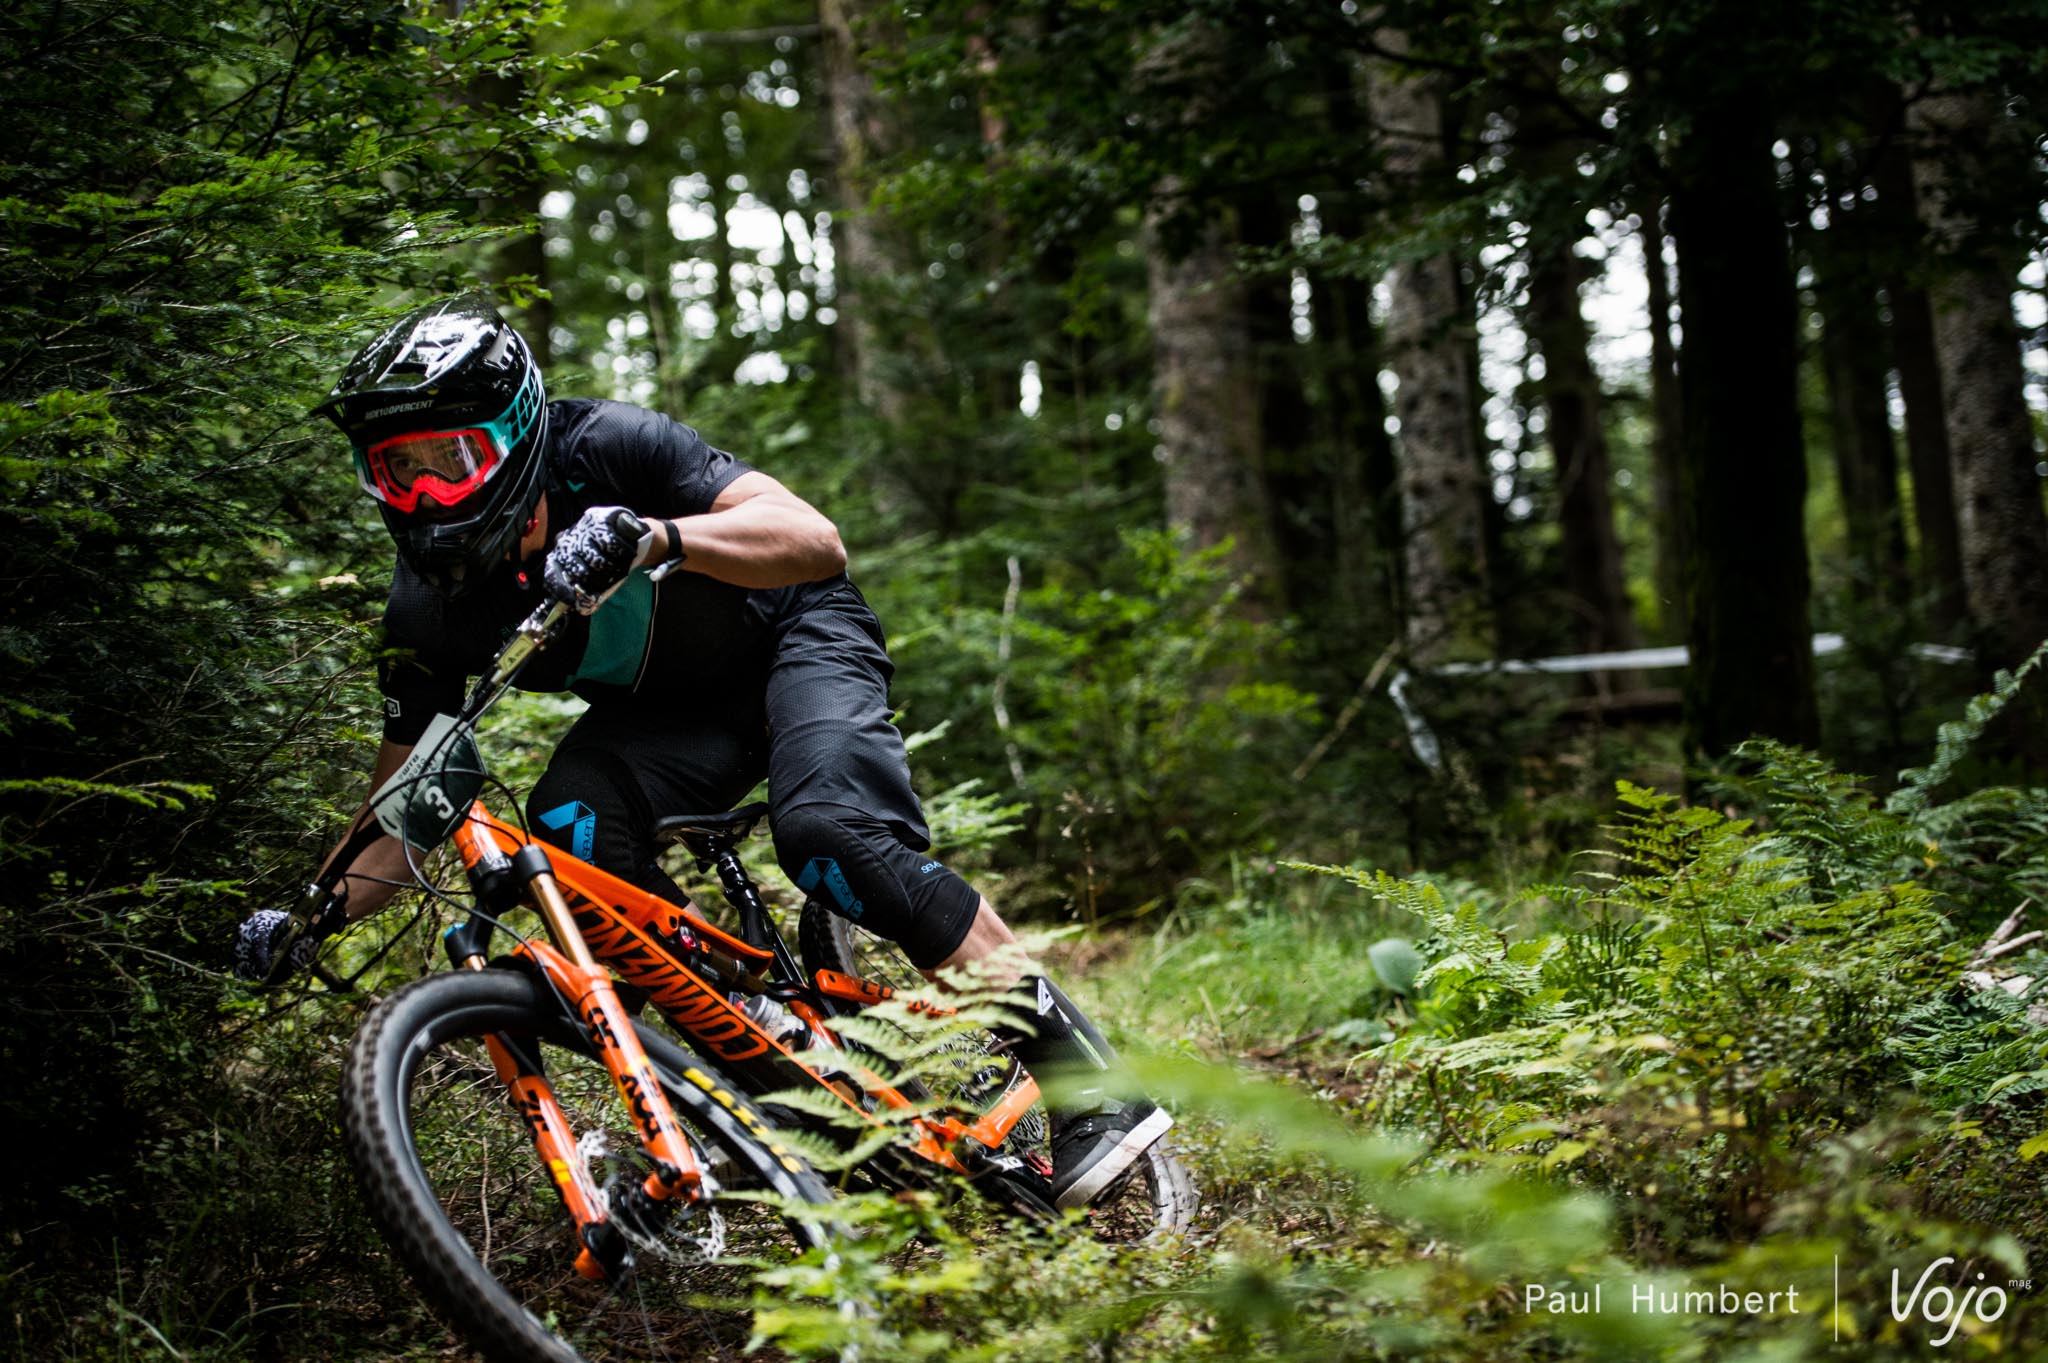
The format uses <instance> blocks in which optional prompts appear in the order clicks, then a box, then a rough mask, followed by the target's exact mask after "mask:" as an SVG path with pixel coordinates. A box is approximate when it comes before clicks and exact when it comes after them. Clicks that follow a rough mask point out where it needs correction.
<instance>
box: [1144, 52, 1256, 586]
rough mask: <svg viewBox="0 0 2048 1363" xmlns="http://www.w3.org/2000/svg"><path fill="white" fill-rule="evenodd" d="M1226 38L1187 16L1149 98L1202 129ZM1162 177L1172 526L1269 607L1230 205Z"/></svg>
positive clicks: (1162, 307) (1249, 363)
mask: <svg viewBox="0 0 2048 1363" xmlns="http://www.w3.org/2000/svg"><path fill="white" fill-rule="evenodd" d="M1225 60H1226V51H1225V48H1224V44H1223V40H1222V35H1221V34H1220V33H1219V32H1218V31H1217V30H1215V29H1214V28H1213V27H1211V26H1210V25H1209V24H1208V23H1206V22H1205V21H1202V20H1199V19H1191V20H1187V21H1184V22H1183V23H1182V24H1180V25H1179V26H1178V27H1176V28H1174V29H1172V30H1170V31H1169V32H1168V33H1167V34H1166V35H1165V36H1164V37H1162V38H1161V39H1160V40H1159V42H1158V43H1157V44H1156V45H1155V46H1154V48H1153V50H1152V52H1151V53H1150V54H1149V55H1148V56H1147V58H1146V60H1145V62H1144V63H1143V65H1142V67H1141V70H1140V72H1139V77H1138V79H1139V81H1140V82H1141V84H1142V85H1143V86H1144V88H1145V91H1146V94H1147V96H1148V97H1149V98H1150V99H1152V100H1153V101H1155V102H1158V103H1160V104H1161V105H1163V106H1164V107H1169V108H1175V109H1177V110H1178V114H1177V115H1176V117H1177V118H1178V119H1179V120H1180V122H1181V124H1182V126H1191V125H1193V124H1195V123H1198V122H1199V121H1200V120H1201V119H1202V117H1203V116H1204V114H1205V111H1206V110H1207V109H1208V108H1209V107H1210V106H1211V102H1212V100H1211V96H1210V95H1209V94H1208V92H1210V91H1213V90H1214V88H1215V86H1216V84H1217V80H1218V75H1219V73H1220V72H1221V71H1222V70H1223V69H1224V66H1225ZM1186 188H1187V182H1186V181H1185V179H1184V178H1183V177H1182V176H1180V175H1178V174H1173V173H1169V174H1167V175H1165V176H1162V177H1161V179H1160V180H1159V182H1158V184H1157V185H1156V186H1155V187H1154V190H1153V193H1152V196H1151V200H1150V202H1149V203H1148V205H1147V207H1146V210H1145V253H1146V265H1147V270H1146V276H1147V285H1148V287H1147V291H1146V317H1147V320H1148V321H1149V322H1150V324H1151V330H1152V352H1153V392H1154V404H1155V407H1156V409H1157V412H1158V421H1159V459H1160V462H1161V465H1162V469H1163V472H1164V476H1165V483H1166V518H1167V523H1168V524H1170V525H1172V526H1174V527H1175V528H1177V529H1182V530H1185V531H1186V532H1187V533H1188V535H1189V537H1190V539H1191V540H1192V542H1193V543H1194V544H1196V545H1197V546H1200V547H1205V548H1206V547H1210V546H1214V545H1218V544H1222V543H1225V542H1226V541H1227V542H1228V543H1229V544H1230V545H1231V546H1232V547H1231V550H1230V555H1231V561H1232V563H1233V566H1234V567H1235V568H1236V569H1237V570H1238V571H1239V572H1240V573H1242V574H1244V575H1245V576H1246V577H1247V578H1249V579H1250V580H1251V582H1252V584H1253V589H1254V595H1256V596H1262V597H1265V598H1266V599H1268V600H1272V599H1274V598H1275V597H1276V594H1277V592H1278V590H1279V581H1280V574H1279V569H1278V561H1277V556H1276V553H1275V549H1274V544H1273V530H1272V509H1271V501H1270V497H1269V495H1268V491H1267V487H1266V481H1265V472H1264V469H1263V467H1262V459H1263V442H1262V433H1261V431H1260V425H1259V385H1258V373H1257V369H1256V367H1255V366H1254V364H1253V356H1252V338H1251V328H1250V321H1249V317H1248V313H1247V304H1246V297H1245V288H1244V285H1243V283H1242V281H1241V280H1240V279H1239V277H1238V272H1237V268H1236V260H1235V258H1234V247H1235V245H1236V239H1237V224H1236V215H1235V213H1234V212H1233V211H1232V210H1231V208H1230V206H1229V205H1228V204H1221V203H1215V202H1202V203H1197V202H1194V201H1192V200H1191V199H1190V198H1189V197H1188V196H1187V195H1186V193H1185V191H1186Z"/></svg>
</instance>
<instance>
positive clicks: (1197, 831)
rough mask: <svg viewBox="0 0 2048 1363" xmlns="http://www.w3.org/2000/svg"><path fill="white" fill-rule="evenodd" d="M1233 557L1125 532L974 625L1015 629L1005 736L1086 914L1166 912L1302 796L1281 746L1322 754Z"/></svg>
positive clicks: (979, 635)
mask: <svg viewBox="0 0 2048 1363" xmlns="http://www.w3.org/2000/svg"><path fill="white" fill-rule="evenodd" d="M1223 554H1224V551H1223V550H1221V549H1218V550H1212V551H1208V552H1203V553H1193V554H1190V553H1185V552H1183V551H1182V550H1181V549H1179V548H1178V547H1177V546H1176V544H1175V542H1174V540H1173V539H1172V537H1170V536H1167V535H1165V534H1162V533H1158V532H1147V531H1128V532H1126V533H1125V534H1124V535H1123V537H1122V543H1121V546H1120V549H1119V552H1118V553H1117V554H1116V555H1115V556H1113V557H1112V558H1110V559H1108V560H1107V561H1106V562H1103V563H1100V564H1097V565H1092V567H1093V571H1083V570H1082V569H1081V566H1080V565H1075V566H1074V567H1072V568H1069V567H1067V566H1066V565H1056V566H1054V567H1053V568H1052V569H1051V570H1050V571H1049V572H1048V574H1047V578H1046V580H1045V581H1044V582H1043V583H1042V584H1041V585H1040V586H1038V587H1035V588H1033V589H1031V590H1029V591H1026V592H1024V593H1023V595H1022V598H1021V600H1020V602H1019V603H1018V606H1017V610H1016V614H1015V618H1014V621H1007V620H1004V619H1002V618H1000V617H996V618H990V616H989V615H984V616H983V617H982V618H981V620H980V621H978V622H977V624H978V628H976V629H975V632H974V636H973V637H974V640H975V642H976V643H977V645H979V646H980V647H982V648H989V647H990V645H991V644H997V643H998V642H999V640H1000V639H1001V637H1002V635H1003V633H1004V631H1005V630H1006V629H1007V630H1013V631H1014V636H1015V640H1014V645H1013V648H1014V652H1013V653H1012V654H1011V655H1010V657H1009V658H1008V659H1001V658H998V659H994V660H992V661H994V662H995V663H996V665H997V666H998V667H999V668H1001V669H1002V671H1001V672H1000V673H999V676H1001V677H1002V678H1003V679H1005V680H1006V681H1007V683H1008V695H1009V701H1008V709H1009V712H1010V715H1011V717H1012V727H1011V728H1010V729H1009V730H1008V731H1007V735H1006V736H1007V738H1008V739H1009V741H1010V742H1011V743H1013V744H1014V753H1015V761H1016V762H1017V764H1018V769H1019V770H1021V772H1022V773H1023V776H1024V781H1025V784H1024V786H1023V793H1025V794H1028V795H1030V796H1031V797H1033V798H1034V801H1035V803H1036V806H1037V809H1038V813H1039V818H1040V820H1041V827H1045V826H1046V825H1051V826H1054V827H1056V828H1057V830H1058V837H1057V840H1055V839H1054V838H1052V837H1043V845H1044V846H1046V847H1047V849H1048V851H1049V852H1050V853H1051V855H1052V856H1053V858H1054V864H1055V865H1056V866H1057V867H1058V868H1059V870H1060V871H1061V872H1062V873H1063V874H1064V875H1065V877H1067V883H1068V886H1069V887H1070V893H1071V895H1072V898H1073V900H1074V902H1075V903H1076V904H1077V905H1078V906H1079V908H1080V911H1081V914H1082V916H1083V917H1084V919H1087V920H1089V921H1093V919H1094V918H1095V917H1096V916H1097V915H1098V914H1100V913H1104V912H1131V911H1143V910H1145V909H1148V908H1151V907H1153V906H1155V905H1157V904H1158V903H1159V902H1161V901H1163V900H1164V899H1166V898H1167V897H1169V896H1170V895H1171V894H1172V893H1173V891H1174V889H1175V886H1176V883H1177V882H1178V881H1179V880H1180V879H1181V878H1183V877H1185V876H1187V875H1189V874H1191V873H1193V872H1195V871H1196V870H1197V869H1199V868H1201V867H1202V866H1203V865H1204V864H1205V863H1206V862H1207V861H1209V860H1210V859H1211V858H1213V857H1214V856H1215V855H1216V854H1217V853H1218V852H1220V851H1222V850H1223V849H1224V848H1225V847H1243V846H1247V845H1256V840H1257V839H1258V838H1259V837H1260V836H1261V835H1262V834H1264V833H1265V832H1266V831H1267V829H1268V827H1270V826H1271V825H1270V823H1269V822H1268V821H1271V820H1276V819H1278V818H1279V817H1281V816H1282V815H1283V811H1284V802H1285V799H1286V793H1287V791H1288V789H1289V787H1288V783H1287V780H1286V774H1285V771H1284V770H1283V767H1284V765H1285V764H1284V763H1283V762H1275V761H1274V758H1273V754H1274V753H1275V752H1276V751H1277V752H1280V753H1284V754H1287V755H1288V756H1290V757H1291V756H1293V755H1294V754H1295V753H1298V752H1301V751H1305V750H1306V748H1307V747H1308V742H1307V738H1306V728H1307V722H1308V718H1309V715H1310V712H1311V708H1312V704H1313V702H1312V698H1311V697H1309V696H1307V695H1305V694H1304V693H1303V692H1301V691H1300V690H1298V689H1296V688H1295V687H1294V686H1292V685H1291V684H1289V683H1288V682H1287V681H1286V680H1285V674H1284V671H1283V670H1282V668H1281V666H1280V662H1281V655H1280V654H1279V653H1278V651H1277V650H1276V649H1275V648H1274V646H1273V640H1272V636H1271V634H1270V632H1269V631H1268V630H1265V629H1261V628H1260V627H1258V626H1257V625H1256V624H1255V623H1254V622H1252V621H1251V620H1249V619H1247V618H1246V616H1245V615H1244V613H1243V612H1242V611H1241V610H1240V609H1239V608H1238V599H1239V594H1240V592H1241V590H1242V587H1241V584H1239V583H1238V582H1236V581H1234V580H1233V579H1232V577H1231V575H1230V573H1229V571H1228V570H1227V569H1226V568H1225V567H1224V563H1223ZM998 651H1000V650H999V649H998ZM1047 831H1048V832H1049V831H1050V829H1047ZM1042 836H1043V835H1042Z"/></svg>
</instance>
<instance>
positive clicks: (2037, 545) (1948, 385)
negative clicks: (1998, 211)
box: [1912, 94, 2048, 666]
mask: <svg viewBox="0 0 2048 1363" xmlns="http://www.w3.org/2000/svg"><path fill="white" fill-rule="evenodd" d="M1912 120H1913V124H1914V127H1915V128H1916V130H1918V131H1919V132H1921V133H1922V134H1924V135H1925V136H1926V138H1927V144H1926V145H1925V146H1924V147H1923V149H1922V151H1921V154H1920V155H1919V156H1917V157H1916V159H1915V164H1914V179H1915V182H1916V185H1917V187H1918V190H1919V200H1920V213H1921V217H1922V219H1923V220H1924V221H1925V222H1926V223H1927V225H1928V227H1929V229H1930V230H1931V231H1932V232H1933V234H1934V238H1935V244H1936V248H1937V250H1938V251H1939V252H1940V253H1941V254H1942V256H1943V257H1944V259H1943V260H1942V262H1941V264H1942V266H1943V268H1942V269H1941V272H1940V274H1939V275H1938V276H1937V278H1936V281H1935V284H1934V287H1933V288H1932V289H1931V290H1930V296H1931V300H1932V303H1933V309H1934V341H1935V351H1936V354H1937V355H1938V357H1939V361H1940V366H1941V389H1942V395H1943V397H1944V398H1945V399H1946V412H1947V429H1948V445H1949V453H1950V456H1951V458H1952V460H1953V465H1952V469H1953V473H1954V477H1955V484H1954V487H1955V500H1956V520H1957V530H1958V532H1959V536H1960V540H1961V547H1962V565H1963V585H1964V589H1965V592H1966V595H1967V600H1968V602H1969V607H1970V614H1971V615H1972V616H1973V617H1974V618H1975V620H1976V622H1977V624H1978V626H1979V628H1980V629H1981V630H1982V631H1983V632H1984V636H1985V641H1986V646H1987V648H1988V650H1989V660H1990V661H1992V662H1995V663H1997V664H1998V665H2000V666H2011V665H2014V664H2017V663H2019V662H2020V661H2021V660H2023V659H2024V658H2026V657H2027V655H2028V654H2030V653H2032V652H2033V650H2034V649H2035V647H2036V646H2038V645H2039V644H2040V643H2041V641H2042V639H2043V638H2044V637H2048V517H2044V516H2043V513H2042V509H2041V478H2040V475H2039V474H2038V473H2037V472H2036V471H2035V464H2036V461H2037V460H2038V458H2039V455H2038V454H2037V453H2036V451H2035V449H2034V434H2033V429H2032V425H2031V422H2030V420H2029V418H2028V414H2027V404H2026V397H2025V390H2024V388H2023V383H2024V375H2023V371H2022V369H2021V364H2020V336H2019V328H2018V325H2017V324H2016V322H2015V321H2014V318H2013V312H2012V289H2013V282H2014V276H2015V275H2016V274H2017V268H2016V262H2015V261H2014V260H2012V259H2011V258H2010V250H2011V248H2010V246H2009V245H2008V244H2007V243H2006V241H2005V240H2004V239H2003V238H2002V236H2001V234H2000V233H1999V232H1998V231H1997V230H1996V225H1995V224H1992V223H1983V222H1980V221H1978V219H1977V216H1976V213H1975V212H1974V211H1973V209H1972V206H1971V205H1970V204H1969V203H1968V202H1967V200H1968V197H1969V196H1970V195H1971V194H1973V193H1976V192H1978V190H1979V185H1981V183H1982V177H1983V176H1984V174H1985V173H1986V171H1985V167H1984V161H1985V160H1988V159H1989V158H1988V157H1983V156H1980V150H1981V149H1991V148H1995V147H1997V146H1999V145H2000V144H2001V143H2003V142H2006V141H2008V140H2009V139H2010V138H2011V136H2012V130H2011V129H2009V128H2006V127H2004V126H2002V124H2001V120H2000V115H1999V112H1998V110H1997V108H1996V106H1995V105H1994V104H1993V102H1992V101H1991V99H1990V98H1989V97H1988V96H1984V95H1977V94H1940V95H1933V96H1930V97H1928V98H1926V99H1924V100H1922V101H1921V102H1920V104H1919V105H1917V106H1916V107H1915V108H1914V109H1913V111H1912ZM1973 182H1974V183H1973Z"/></svg>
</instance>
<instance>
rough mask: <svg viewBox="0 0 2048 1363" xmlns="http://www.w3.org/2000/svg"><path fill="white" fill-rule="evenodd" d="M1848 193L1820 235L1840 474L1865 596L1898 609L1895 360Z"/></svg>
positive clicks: (1902, 552)
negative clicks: (1891, 362)
mask: <svg viewBox="0 0 2048 1363" xmlns="http://www.w3.org/2000/svg"><path fill="white" fill-rule="evenodd" d="M1840 178H1841V177H1840V176H1834V177H1831V179H1836V180H1839V179H1840ZM1860 179H1861V177H1860V176H1857V177H1855V179H1854V180H1852V181H1851V182H1850V183H1851V184H1855V183H1857V182H1859V181H1860ZM1847 194H1848V189H1847V188H1846V187H1844V186H1840V185H1838V186H1837V189H1836V191H1835V192H1833V193H1830V194H1829V196H1828V198H1829V206H1830V208H1831V210H1832V216H1831V217H1830V218H1829V221H1828V227H1827V230H1826V231H1825V232H1821V233H1818V234H1816V237H1815V239H1814V242H1813V265H1814V273H1815V277H1816V292H1817V293H1818V295H1819V300H1820V309H1821V320H1822V331H1821V362H1822V369H1823V370H1824V372H1825V374H1826V378H1827V389H1828V413H1829V427H1830V432H1831V434H1832V436H1833V445H1834V462H1835V479H1836V482H1837V484H1838V485H1839V487H1840V489H1841V497H1842V519H1843V521H1844V523H1845V526H1846V528H1847V531H1848V540H1849V574H1850V579H1851V583H1852V586H1853V589H1854V591H1855V593H1856V596H1857V598H1858V599H1859V600H1867V601H1872V602H1875V603H1876V604H1878V605H1879V606H1880V607H1882V608H1885V609H1889V610H1896V609H1899V608H1901V607H1903V606H1904V605H1905V597H1906V582H1907V576H1906V540H1905V527H1904V525H1903V523H1902V519H1901V515H1900V506H1899V456H1898V450H1897V449H1896V448H1895V447H1894V446H1893V443H1892V424H1891V414H1890V410H1889V399H1888V398H1887V396H1886V393H1885V378H1886V375H1887V374H1888V373H1889V368H1890V367H1889V366H1888V365H1887V364H1886V363H1885V355H1886V345H1885V342H1886V339H1887V338H1886V336H1885V333H1884V323H1883V321H1882V319H1881V318H1880V317H1879V316H1878V311H1877V283H1876V280H1875V279H1874V278H1873V277H1872V276H1871V274H1870V265H1871V261H1872V245H1873V242H1872V240H1871V232H1870V230H1869V224H1868V222H1867V221H1865V220H1864V213H1865V212H1866V210H1865V209H1863V208H1861V207H1857V208H1850V209H1844V208H1843V207H1842V200H1843V198H1844V196H1845V195H1847ZM1850 197H1852V198H1853V195H1851V196H1850ZM1858 202H1859V203H1860V200H1859V201H1858Z"/></svg>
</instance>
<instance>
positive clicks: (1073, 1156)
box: [1052, 1100, 1173, 1212]
mask: <svg viewBox="0 0 2048 1363" xmlns="http://www.w3.org/2000/svg"><path fill="white" fill-rule="evenodd" d="M1172 1125H1173V1115H1172V1114H1171V1113H1169V1112H1167V1111H1166V1110H1165V1109H1164V1108H1161V1107H1158V1106H1156V1105H1155V1104H1152V1103H1149V1102H1144V1101H1142V1100H1141V1101H1139V1102H1135V1103H1128V1104H1125V1105H1124V1106H1123V1107H1121V1108H1118V1109H1117V1110H1116V1111H1114V1112H1097V1113H1091V1114H1090V1115H1088V1116H1086V1117H1072V1118H1069V1119H1068V1120H1066V1121H1064V1122H1062V1123H1060V1128H1059V1130H1058V1132H1057V1133H1055V1134H1054V1136H1053V1138H1052V1162H1053V1175H1052V1200H1053V1205H1054V1206H1056V1207H1058V1208H1059V1209H1060V1210H1061V1211H1063V1212H1064V1211H1072V1210H1073V1209H1074V1208H1076V1207H1085V1206H1087V1205H1088V1204H1089V1203H1091V1202H1093V1201H1095V1200H1096V1199H1097V1198H1099V1197H1101V1196H1102V1195H1103V1194H1104V1193H1107V1192H1108V1191H1109V1190H1110V1189H1111V1187H1112V1186H1114V1185H1115V1184H1116V1183H1118V1182H1120V1181H1121V1180H1122V1179H1123V1178H1124V1177H1125V1176H1126V1175H1128V1174H1129V1173H1130V1171H1131V1169H1132V1168H1133V1167H1134V1166H1135V1165H1136V1164H1137V1162H1138V1158H1139V1156H1141V1155H1143V1154H1144V1153H1145V1152H1146V1151H1147V1150H1149V1149H1151V1148H1152V1147H1153V1146H1154V1145H1156V1144H1157V1143H1158V1141H1159V1138H1160V1137H1162V1136H1164V1135H1165V1134H1166V1132H1167V1129H1168V1128H1169V1127H1171V1126H1172Z"/></svg>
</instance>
